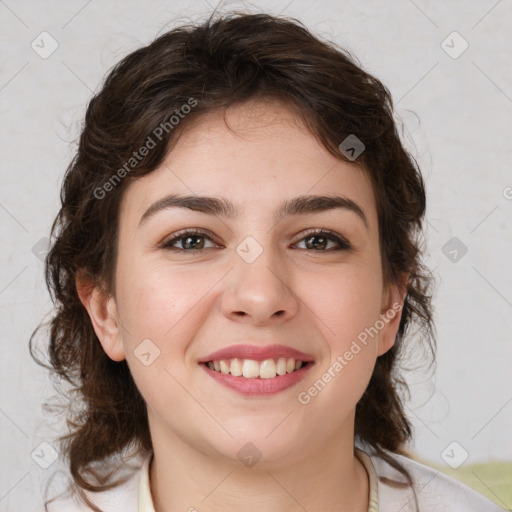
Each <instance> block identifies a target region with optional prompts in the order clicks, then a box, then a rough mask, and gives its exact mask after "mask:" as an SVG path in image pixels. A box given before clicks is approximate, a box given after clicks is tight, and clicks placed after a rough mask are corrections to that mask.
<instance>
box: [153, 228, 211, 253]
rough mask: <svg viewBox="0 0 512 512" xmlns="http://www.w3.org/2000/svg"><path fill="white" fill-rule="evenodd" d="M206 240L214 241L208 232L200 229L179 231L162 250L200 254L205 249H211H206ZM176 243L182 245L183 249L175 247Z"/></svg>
mask: <svg viewBox="0 0 512 512" xmlns="http://www.w3.org/2000/svg"><path fill="white" fill-rule="evenodd" d="M201 240H202V241H201ZM204 240H210V241H213V240H212V237H211V236H210V235H209V234H208V233H207V232H206V231H201V230H200V229H189V230H187V231H179V232H178V233H176V234H175V236H174V237H173V238H171V239H170V240H168V241H167V242H165V243H164V244H163V245H162V248H164V249H174V250H176V251H179V252H199V251H202V250H203V249H209V247H205V242H204ZM176 243H178V244H181V248H180V247H174V245H176Z"/></svg>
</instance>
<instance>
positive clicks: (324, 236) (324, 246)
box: [162, 229, 353, 253]
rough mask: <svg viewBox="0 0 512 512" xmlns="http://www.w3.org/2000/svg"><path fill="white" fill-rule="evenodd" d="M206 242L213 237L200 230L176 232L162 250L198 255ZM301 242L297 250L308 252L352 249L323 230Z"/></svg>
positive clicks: (342, 239) (307, 236)
mask: <svg viewBox="0 0 512 512" xmlns="http://www.w3.org/2000/svg"><path fill="white" fill-rule="evenodd" d="M206 240H209V241H210V242H213V235H211V234H210V233H209V232H207V231H203V230H200V229H189V230H183V231H179V232H177V233H176V234H175V235H174V237H173V238H171V239H170V240H168V241H166V242H164V244H163V245H162V248H163V249H173V250H174V251H178V252H189V253H190V252H195V253H198V252H201V251H203V250H204V249H211V248H212V247H205V241H206ZM302 242H304V243H305V248H302V247H299V249H301V250H307V251H308V252H331V251H341V250H346V251H349V250H352V249H353V248H352V246H351V245H350V243H349V242H348V241H347V240H346V239H345V238H343V237H342V236H341V235H338V234H337V233H334V232H333V231H329V230H325V229H311V230H309V231H307V232H306V236H304V234H303V237H302V238H301V239H300V240H299V243H302ZM329 242H331V243H333V242H334V244H335V246H334V247H330V248H328V245H329ZM177 244H178V245H181V247H175V246H176V245H177ZM336 245H337V246H338V247H336ZM213 247H215V245H214V246H213Z"/></svg>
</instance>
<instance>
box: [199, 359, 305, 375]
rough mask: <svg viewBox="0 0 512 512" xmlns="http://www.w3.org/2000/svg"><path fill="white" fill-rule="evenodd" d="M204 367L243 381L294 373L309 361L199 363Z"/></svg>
mask: <svg viewBox="0 0 512 512" xmlns="http://www.w3.org/2000/svg"><path fill="white" fill-rule="evenodd" d="M200 364H203V365H206V366H207V367H208V368H209V369H210V370H211V371H213V372H217V373H222V374H224V375H231V376H233V377H240V378H243V379H274V378H276V377H277V376H283V375H287V374H290V373H294V372H296V371H298V370H300V369H301V368H304V367H305V366H307V365H308V364H313V363H312V362H309V361H301V360H300V359H294V358H293V357H289V358H284V357H280V358H275V359H274V358H269V359H264V360H263V361H256V360H255V359H238V358H233V359H219V360H214V361H207V362H206V363H200Z"/></svg>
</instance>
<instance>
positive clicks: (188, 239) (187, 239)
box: [183, 235, 204, 249]
mask: <svg viewBox="0 0 512 512" xmlns="http://www.w3.org/2000/svg"><path fill="white" fill-rule="evenodd" d="M198 238H199V239H201V238H202V237H201V235H194V236H187V237H184V238H183V240H185V243H184V244H183V245H184V246H185V247H184V248H185V249H192V248H194V249H202V248H203V247H202V246H203V245H204V241H203V243H202V244H201V243H199V244H197V245H199V246H200V247H197V245H196V244H193V243H192V242H191V240H194V239H195V240H197V239H198Z"/></svg>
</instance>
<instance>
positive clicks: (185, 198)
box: [139, 194, 368, 228]
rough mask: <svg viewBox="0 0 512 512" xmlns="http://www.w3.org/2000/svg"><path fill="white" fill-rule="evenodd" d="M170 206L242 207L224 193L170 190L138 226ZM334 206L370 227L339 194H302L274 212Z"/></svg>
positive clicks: (221, 211)
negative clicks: (220, 194)
mask: <svg viewBox="0 0 512 512" xmlns="http://www.w3.org/2000/svg"><path fill="white" fill-rule="evenodd" d="M170 208H188V209H189V210H193V211H195V212H199V213H204V214H207V215H214V216H217V217H226V218H230V219H232V218H234V217H236V216H238V215H240V209H239V208H238V207H236V206H235V205H234V204H233V203H232V202H231V201H229V200H228V199H225V198H223V197H208V196H189V195H180V194H170V195H168V196H166V197H163V198H162V199H159V200H158V201H156V202H155V203H153V204H152V205H151V206H150V207H149V208H148V209H147V210H146V211H145V212H144V214H143V215H142V217H141V218H140V221H139V226H140V225H141V224H142V223H143V222H145V221H147V220H148V219H149V218H150V217H153V216H154V215H156V214H157V213H158V212H161V211H163V210H167V209H170ZM334 209H345V210H350V211H352V212H354V213H355V214H356V215H357V216H358V217H359V218H360V219H361V220H362V221H363V222H364V225H365V226H366V228H368V220H367V218H366V215H365V214H364V211H363V209H362V208H361V207H360V206H359V205H358V204H357V203H356V202H354V201H353V200H352V199H349V198H348V197H342V196H337V195H329V196H325V195H307V196H306V195H301V196H297V197H294V198H292V199H289V200H287V201H285V202H284V203H283V204H282V205H281V206H280V208H279V209H278V210H277V212H276V213H275V215H274V220H275V221H276V222H278V221H279V220H281V219H282V218H283V217H286V216H291V215H307V214H310V213H320V212H325V211H329V210H334Z"/></svg>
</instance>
